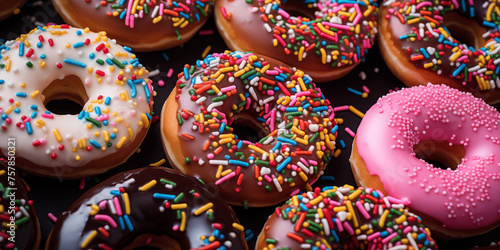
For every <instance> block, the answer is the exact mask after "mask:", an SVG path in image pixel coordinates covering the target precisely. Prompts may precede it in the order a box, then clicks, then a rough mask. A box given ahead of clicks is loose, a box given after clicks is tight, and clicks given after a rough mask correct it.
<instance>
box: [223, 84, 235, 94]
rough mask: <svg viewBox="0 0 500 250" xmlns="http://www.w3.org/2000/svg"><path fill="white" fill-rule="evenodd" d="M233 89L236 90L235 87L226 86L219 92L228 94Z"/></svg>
mask: <svg viewBox="0 0 500 250" xmlns="http://www.w3.org/2000/svg"><path fill="white" fill-rule="evenodd" d="M233 89H236V85H231V86H227V87H224V88H221V89H220V91H221V92H222V93H226V92H229V91H231V90H233Z"/></svg>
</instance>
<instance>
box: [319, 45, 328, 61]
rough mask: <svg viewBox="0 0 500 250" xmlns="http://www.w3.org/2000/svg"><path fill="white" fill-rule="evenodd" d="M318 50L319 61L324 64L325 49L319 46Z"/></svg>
mask: <svg viewBox="0 0 500 250" xmlns="http://www.w3.org/2000/svg"><path fill="white" fill-rule="evenodd" d="M319 51H320V52H321V63H322V64H326V51H325V49H324V48H320V49H319Z"/></svg>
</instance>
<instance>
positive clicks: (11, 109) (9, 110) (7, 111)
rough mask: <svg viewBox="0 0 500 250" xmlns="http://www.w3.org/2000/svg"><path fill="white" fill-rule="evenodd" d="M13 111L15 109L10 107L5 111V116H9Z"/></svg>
mask: <svg viewBox="0 0 500 250" xmlns="http://www.w3.org/2000/svg"><path fill="white" fill-rule="evenodd" d="M14 109H16V107H14V106H11V107H10V108H8V109H7V110H5V114H9V113H10V112H12V111H14Z"/></svg>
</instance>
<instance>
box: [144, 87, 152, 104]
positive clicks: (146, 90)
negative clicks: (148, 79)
mask: <svg viewBox="0 0 500 250" xmlns="http://www.w3.org/2000/svg"><path fill="white" fill-rule="evenodd" d="M144 91H145V92H146V98H148V103H149V98H150V97H151V93H149V88H148V85H144Z"/></svg>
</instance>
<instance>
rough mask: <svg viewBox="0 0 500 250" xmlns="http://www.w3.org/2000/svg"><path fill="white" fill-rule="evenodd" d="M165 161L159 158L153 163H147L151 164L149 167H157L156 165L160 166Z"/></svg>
mask: <svg viewBox="0 0 500 250" xmlns="http://www.w3.org/2000/svg"><path fill="white" fill-rule="evenodd" d="M165 162H167V160H165V159H161V160H159V161H157V162H155V163H151V164H149V166H151V167H158V166H161V165H163V164H165Z"/></svg>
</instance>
